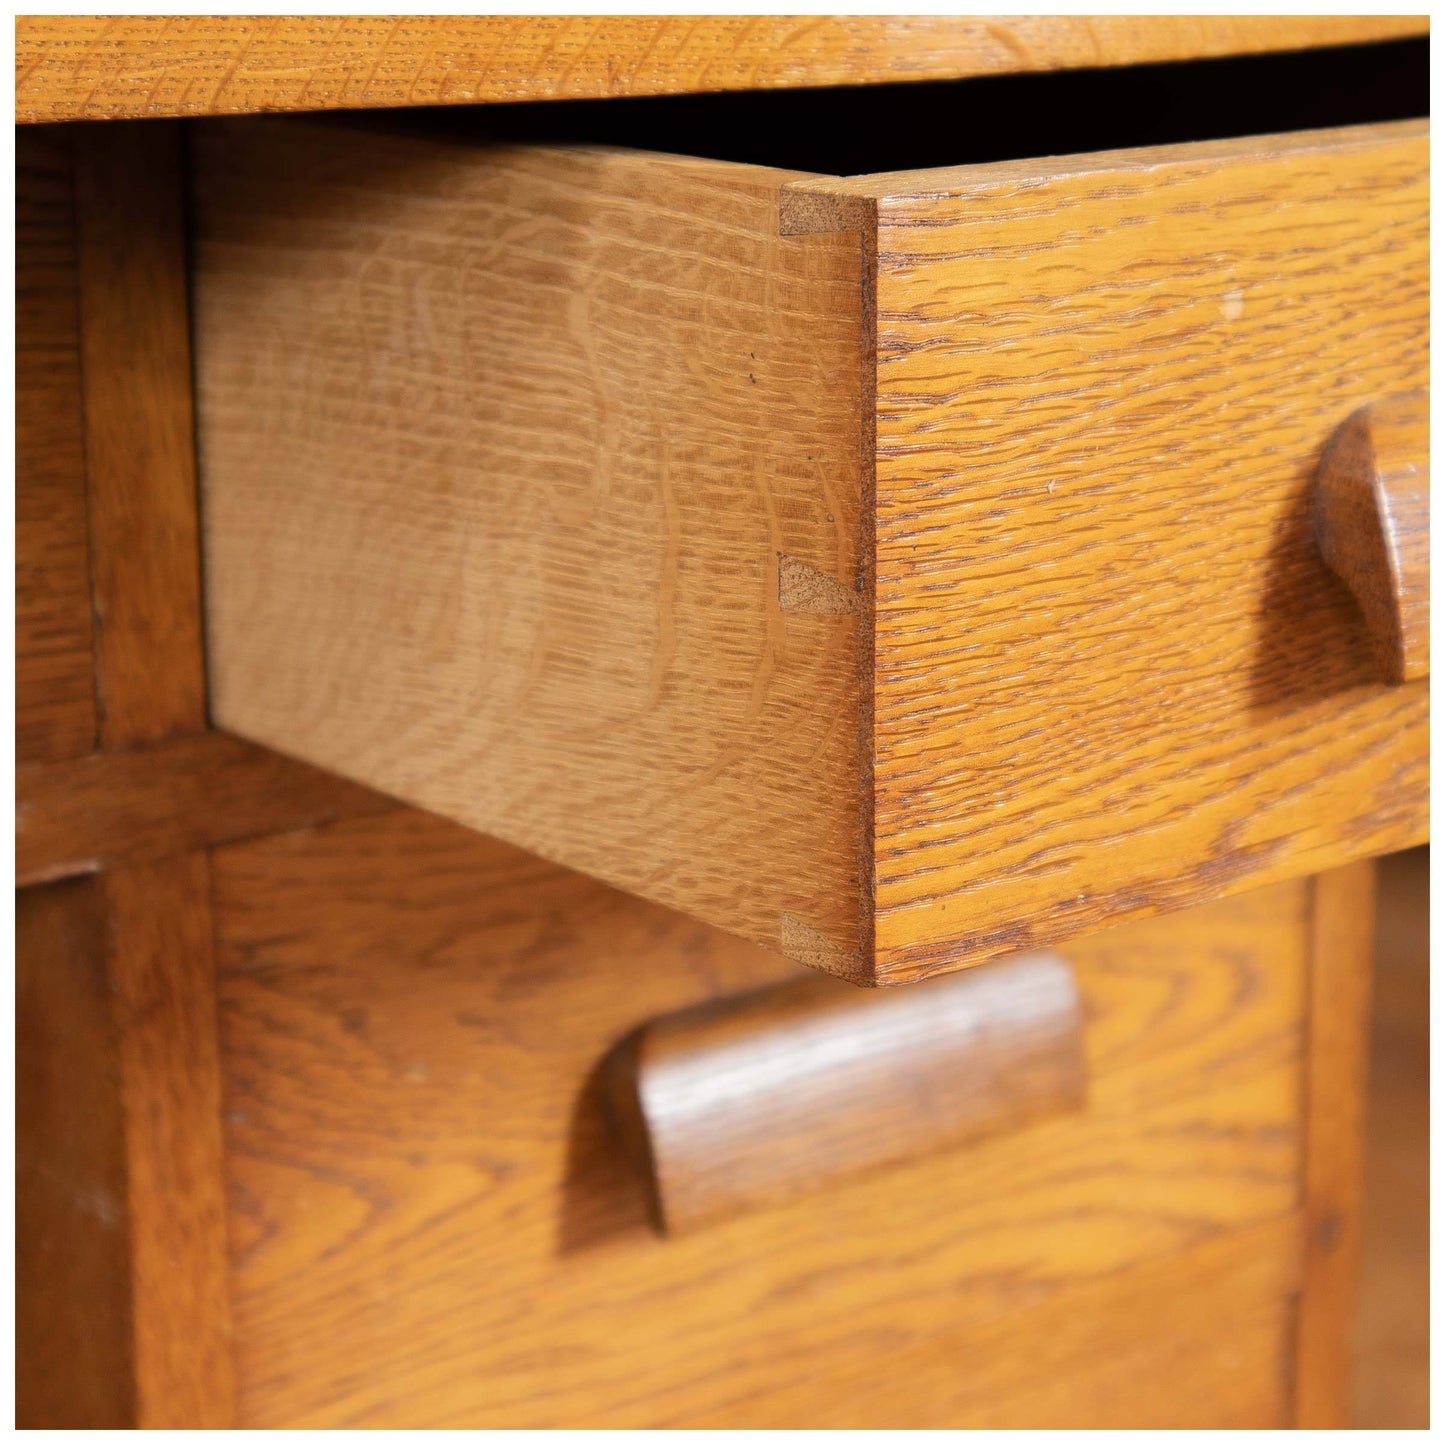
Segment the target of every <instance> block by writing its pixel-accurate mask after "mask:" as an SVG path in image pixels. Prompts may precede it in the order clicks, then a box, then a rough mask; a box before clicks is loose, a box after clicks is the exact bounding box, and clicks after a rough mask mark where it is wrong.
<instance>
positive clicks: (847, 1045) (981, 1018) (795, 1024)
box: [607, 953, 1084, 1234]
mask: <svg viewBox="0 0 1445 1445" xmlns="http://www.w3.org/2000/svg"><path fill="white" fill-rule="evenodd" d="M1082 1031H1083V1017H1082V1014H1081V1011H1080V1003H1079V994H1078V990H1077V988H1076V987H1075V986H1074V979H1073V974H1072V972H1071V970H1070V968H1069V965H1068V963H1067V962H1066V961H1065V960H1064V959H1063V958H1061V957H1059V956H1058V955H1057V954H1051V953H1026V954H1019V955H1018V956H1017V957H1014V958H1006V959H1000V960H998V961H997V962H996V963H993V964H990V965H989V966H988V967H986V968H983V969H970V970H969V971H968V972H966V973H964V974H961V975H959V976H957V977H954V978H944V979H937V980H935V981H933V982H932V983H929V984H926V985H923V986H921V987H919V988H915V989H905V990H898V991H895V992H892V993H887V994H883V995H879V994H875V993H872V992H870V991H868V990H864V989H858V988H854V987H853V986H852V985H851V984H848V983H845V982H843V980H841V979H833V978H824V977H819V976H816V975H815V976H812V977H808V978H800V979H793V980H790V981H789V982H787V983H781V984H778V985H776V986H775V987H773V988H765V989H755V990H752V991H751V992H748V993H745V994H740V995H735V996H733V997H730V998H724V999H718V1000H715V1001H710V1002H708V1003H703V1004H697V1005H695V1006H694V1007H692V1008H689V1009H683V1010H682V1011H681V1012H680V1013H675V1014H669V1015H667V1016H666V1017H664V1018H660V1019H652V1020H650V1021H649V1022H648V1023H646V1024H644V1025H643V1026H642V1027H641V1028H640V1029H639V1030H638V1031H637V1032H636V1033H635V1034H633V1035H631V1036H630V1037H629V1038H628V1039H626V1040H624V1042H623V1043H622V1045H620V1046H619V1048H618V1049H617V1050H616V1051H614V1053H613V1055H612V1057H611V1059H610V1061H609V1063H608V1065H607V1072H608V1076H609V1077H608V1097H609V1104H610V1106H611V1114H612V1118H613V1121H614V1123H616V1124H617V1126H618V1129H619V1133H620V1135H621V1137H622V1138H623V1140H624V1142H625V1143H626V1144H627V1145H628V1146H629V1152H630V1153H631V1154H632V1155H633V1157H634V1165H635V1166H636V1167H637V1168H638V1170H639V1172H640V1174H641V1176H642V1177H643V1179H644V1180H645V1181H646V1185H647V1188H648V1190H649V1193H650V1194H651V1195H653V1196H654V1199H655V1204H656V1215H657V1220H658V1223H659V1225H660V1226H661V1227H662V1228H665V1229H666V1230H667V1231H668V1232H669V1233H674V1234H675V1233H679V1232H681V1231H683V1230H687V1229H695V1228H697V1227H699V1226H700V1225H703V1224H706V1223H709V1222H711V1221H714V1220H717V1219H721V1218H727V1217H730V1216H732V1215H735V1214H736V1213H738V1211H739V1210H741V1209H746V1208H750V1207H753V1206H755V1205H757V1204H769V1203H775V1202H777V1201H779V1200H782V1199H787V1198H790V1197H791V1196H793V1195H795V1194H800V1193H803V1192H806V1191H808V1190H815V1191H816V1190H819V1189H824V1188H827V1187H829V1186H831V1185H832V1184H834V1183H836V1182H837V1180H839V1179H844V1178H847V1177H848V1176H849V1175H851V1174H857V1173H862V1172H865V1171H867V1170H870V1169H877V1168H879V1167H882V1166H885V1165H888V1164H892V1163H896V1162H899V1161H903V1160H907V1159H910V1158H926V1157H929V1156H931V1155H933V1154H936V1153H937V1152H938V1151H939V1150H942V1149H948V1148H951V1147H952V1148H956V1147H958V1146H960V1145H962V1144H965V1143H969V1142H971V1141H973V1140H976V1139H979V1138H983V1137H986V1136H987V1135H989V1134H997V1133H1003V1132H1007V1131H1009V1130H1016V1129H1020V1128H1023V1127H1025V1126H1026V1125H1027V1124H1029V1123H1030V1122H1032V1121H1033V1120H1035V1119H1038V1118H1040V1117H1043V1116H1045V1115H1048V1114H1057V1113H1064V1112H1068V1111H1070V1110H1075V1109H1078V1108H1079V1107H1080V1106H1081V1105H1082V1103H1083V1098H1084V1060H1083V1045H1082V1040H1081V1034H1082Z"/></svg>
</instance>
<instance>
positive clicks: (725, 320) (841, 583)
mask: <svg viewBox="0 0 1445 1445" xmlns="http://www.w3.org/2000/svg"><path fill="white" fill-rule="evenodd" d="M1426 170H1427V168H1426V137H1425V129H1424V126H1423V123H1413V122H1411V123H1407V124H1403V125H1395V126H1381V127H1373V128H1363V129H1358V130H1353V131H1339V132H1318V133H1311V134H1310V135H1308V136H1303V137H1293V138H1283V139H1281V138H1274V139H1268V138H1267V139H1264V140H1260V139H1258V138H1255V139H1245V140H1236V141H1229V142H1218V143H1209V144H1203V145H1197V146H1184V147H1176V148H1172V149H1161V150H1151V151H1142V152H1128V153H1119V154H1110V155H1099V156H1089V157H1074V158H1070V159H1067V160H1063V161H1059V160H1052V161H1046V162H1020V163H1010V164H1006V165H993V166H979V167H969V168H965V169H962V170H956V171H953V170H950V171H934V172H921V173H916V174H906V175H895V176H881V177H880V176H875V177H864V178H861V179H858V180H856V181H840V180H835V179H828V178H797V177H792V178H790V176H789V174H788V173H785V172H781V171H771V170H763V169H758V168H755V167H743V166H731V165H727V164H725V163H722V162H699V161H685V160H679V159H676V158H668V157H660V156H652V157H649V156H645V155H640V154H637V153H625V152H624V153H619V152H611V151H583V152H578V151H571V152H569V151H565V150H549V149H543V148H530V149H529V148H495V149H487V148H481V147H468V146H467V145H465V144H461V143H450V144H449V143H441V142H436V141H428V140H422V139H402V138H398V137H388V136H385V135H378V134H372V133H370V132H367V131H362V130H360V129H357V128H345V127H341V126H339V125H337V124H335V123H333V124H331V125H329V126H314V127H310V128H308V129H301V130H298V129H297V128H296V127H295V126H294V125H293V126H291V127H287V126H285V125H283V124H279V123H275V122H270V123H267V122H260V123H250V122H247V123H239V122H238V123H234V124H232V125H228V126H227V127H224V128H223V127H220V126H212V127H211V128H210V133H209V135H208V136H207V138H206V141H205V143H204V145H203V147H202V154H201V160H200V169H199V189H200V246H199V258H198V267H199V270H198V346H199V357H198V361H199V371H198V376H199V388H200V396H201V404H202V409H203V416H202V421H203V426H202V451H203V462H204V485H205V489H206V513H207V536H206V548H207V579H208V593H209V607H210V627H211V632H210V656H211V658H212V661H213V704H214V707H215V710H216V715H217V717H218V719H219V720H220V721H222V722H223V723H224V724H225V725H226V726H228V727H230V728H232V729H234V730H235V731H237V732H239V733H241V734H243V735H245V736H247V737H250V738H253V739H256V740H258V741H261V742H264V743H267V744H268V745H270V746H273V747H276V748H278V749H279V750H281V751H285V752H288V753H292V754H295V755H297V756H300V757H303V758H306V759H307V760H308V761H311V762H313V763H317V764H319V765H322V766H326V767H330V768H333V769H335V770H337V771H340V772H342V773H344V774H345V775H347V776H351V777H356V778H358V779H360V780H362V781H365V782H367V783H368V784H371V785H374V786H378V787H380V788H383V789H384V790H385V791H387V792H389V793H393V794H395V795H397V796H399V797H403V798H405V799H407V800H408V801H410V802H413V803H418V804H421V805H424V806H426V807H428V808H431V809H433V810H436V811H438V812H441V813H444V814H446V815H447V816H449V817H454V818H456V819H458V820H460V821H462V822H465V823H467V824H468V825H469V826H472V827H475V828H478V829H482V830H486V831H489V832H492V833H495V834H497V835H499V836H502V837H504V838H506V839H507V840H508V841H510V842H514V843H517V844H519V845H520V846H524V847H527V848H530V849H532V850H534V851H536V852H538V853H540V854H542V855H544V856H546V857H549V858H552V859H555V860H557V861H560V862H564V863H566V864H567V865H568V866H571V867H575V868H579V869H582V870H584V871H587V872H590V873H592V874H594V875H596V876H598V877H601V878H603V879H604V880H606V881H608V882H611V883H615V884H617V885H619V886H622V887H626V888H628V889H629V890H632V891H635V892H637V893H639V894H641V895H643V896H645V897H649V898H652V899H654V900H656V901H659V902H662V903H665V904H668V905H670V906H675V907H678V908H682V909H685V910H686V911H688V912H690V913H691V914H693V915H694V916H696V917H699V918H701V919H704V920H705V921H708V922H711V923H715V924H718V925H720V926H723V927H726V928H728V929H730V930H733V931H735V932H737V933H739V934H741V935H743V936H745V937H747V938H750V939H752V940H754V941H756V942H759V943H764V944H767V945H769V946H772V947H774V948H781V950H782V951H783V952H785V953H787V954H788V955H789V956H791V957H793V958H795V959H798V960H800V961H803V962H807V963H810V964H813V965H816V966H820V967H823V968H826V969H829V970H831V971H833V972H836V973H839V974H842V975H844V976H847V977H850V978H855V979H860V980H865V981H881V982H899V981H908V980H911V979H916V978H918V977H921V976H923V975H925V974H928V973H931V972H935V971H939V970H942V969H949V968H957V967H960V966H963V965H965V964H968V963H973V962H978V961H980V960H982V959H984V958H987V957H990V956H993V955H995V954H998V953H1004V952H1010V951H1016V950H1018V949H1021V948H1026V947H1033V946H1038V945H1044V944H1054V943H1057V942H1060V941H1062V940H1066V939H1069V938H1071V937H1073V936H1076V935H1077V934H1079V933H1081V932H1086V931H1088V930H1090V929H1093V928H1097V927H1100V926H1103V925H1104V924H1105V923H1107V922H1109V921H1110V920H1113V919H1117V918H1122V917H1129V916H1136V915H1146V914H1149V913H1153V912H1157V911H1160V910H1163V909H1168V908H1173V907H1179V906H1182V905H1185V904H1188V903H1191V902H1194V901H1197V900H1199V899H1203V898H1210V897H1216V896H1219V895H1220V894H1222V893H1225V892H1228V891H1231V890H1235V889H1240V888H1244V887H1249V886H1256V885H1259V884H1261V883H1264V882H1268V881H1271V880H1274V879H1278V878H1282V877H1287V876H1293V875H1297V874H1300V873H1304V872H1308V871H1311V870H1317V869H1322V868H1328V867H1331V866H1335V865H1337V864H1340V863H1342V862H1345V861H1347V860H1349V859H1351V858H1353V857H1358V856H1363V855H1367V854H1371V853H1376V852H1380V851H1383V850H1387V849H1391V848H1398V847H1401V846H1405V845H1406V844H1409V843H1412V842H1415V841H1417V840H1418V839H1420V838H1422V837H1423V836H1425V833H1426V830H1427V815H1426V808H1425V798H1426V788H1427V782H1428V766H1427V761H1426V754H1425V738H1426V730H1427V725H1428V699H1427V696H1426V690H1425V689H1424V688H1423V687H1422V686H1420V685H1418V684H1417V685H1411V686H1407V687H1403V688H1398V689H1387V688H1384V687H1382V686H1380V685H1379V684H1378V683H1377V681H1376V679H1375V677H1374V672H1373V664H1372V661H1371V657H1370V651H1369V645H1368V640H1367V638H1366V637H1365V636H1364V633H1363V629H1362V625H1361V622H1360V619H1359V618H1358V616H1357V615H1356V611H1355V608H1354V607H1353V604H1352V603H1351V601H1350V599H1349V597H1348V595H1347V594H1345V593H1344V592H1343V590H1342V589H1341V588H1340V587H1339V586H1338V584H1337V582H1336V581H1335V580H1334V579H1333V577H1332V576H1331V574H1330V572H1329V569H1328V568H1327V566H1326V565H1325V564H1324V562H1323V561H1322V560H1321V558H1320V557H1319V555H1318V553H1317V550H1316V547H1315V543H1314V536H1313V528H1312V523H1311V486H1312V480H1313V477H1314V473H1315V469H1316V467H1317V465H1318V462H1319V457H1320V453H1321V451H1322V449H1323V447H1324V445H1325V443H1326V441H1327V439H1328V437H1329V436H1330V434H1331V433H1332V432H1333V430H1334V428H1335V427H1336V426H1337V425H1338V423H1339V421H1340V420H1341V419H1342V418H1343V417H1344V416H1347V415H1348V414H1349V413H1350V412H1351V411H1352V410H1354V409H1355V407H1356V406H1357V405H1358V404H1360V402H1361V400H1368V399H1370V398H1372V397H1376V396H1382V395H1388V394H1390V393H1392V392H1394V391H1399V390H1404V389H1414V388H1418V387H1419V386H1421V385H1423V383H1424V380H1425V370H1426V363H1427V305H1428V276H1427V220H1428V181H1427V174H1426ZM363 178H364V179H363ZM779 187H782V189H783V192H784V200H783V202H782V204H781V208H780V202H779V199H778V188H779ZM1241 197H1245V199H1243V200H1241V199H1240V198H1241ZM780 209H781V210H782V214H781V215H780ZM1076 222H1077V223H1078V224H1075V223H1076ZM780 224H781V225H782V226H783V228H784V229H785V230H787V231H788V232H789V234H788V235H787V236H783V237H778V236H777V235H775V234H774V233H775V231H776V230H777V228H778V226H779V225H780ZM820 227H821V228H825V230H827V232H828V233H827V234H816V235H814V234H807V235H794V234H792V233H795V232H808V231H816V230H817V229H818V228H820ZM848 227H851V228H853V230H855V231H859V232H861V233H862V234H863V241H864V246H865V249H866V251H867V252H868V259H867V260H866V264H864V265H863V268H862V271H861V273H860V270H859V266H860V262H859V258H858V256H857V255H856V254H855V249H856V246H857V241H856V239H855V238H854V236H852V235H850V234H847V231H846V228H848ZM838 228H843V229H838ZM278 255H284V257H285V263H284V265H279V264H278V263H277V260H276V258H277V256H278ZM875 273H876V274H875ZM860 280H863V281H864V282H865V283H866V284H865V285H864V286H863V287H862V289H861V291H860V286H859V282H860ZM860 295H861V296H862V297H863V304H864V308H865V310H868V311H869V312H870V316H871V312H872V310H873V309H874V303H876V313H877V315H876V320H877V328H876V329H877V336H876V352H877V354H876V357H875V356H874V345H875V338H873V336H872V331H873V329H874V328H873V327H872V325H871V321H870V322H869V323H868V324H865V321H864V319H863V318H862V317H860V315H859V305H860V301H859V298H860ZM870 298H872V299H871V300H870ZM859 369H861V370H862V371H863V373H864V378H865V380H864V384H863V386H862V390H861V392H860V391H859V390H858V389H857V386H856V384H855V377H856V375H857V371H858V370H859ZM875 398H876V400H877V403H878V414H877V417H876V419H875V417H874V415H873V404H874V401H875ZM860 429H861V431H862V433H863V443H864V445H863V446H862V448H861V464H860V461H859V457H860V447H859V436H858V432H859V430H860ZM875 454H876V470H877V478H876V492H877V495H876V498H875V496H874V491H875V485H874V475H873V473H874V470H875V468H874V460H875ZM875 503H876V504H875ZM875 571H876V576H875Z"/></svg>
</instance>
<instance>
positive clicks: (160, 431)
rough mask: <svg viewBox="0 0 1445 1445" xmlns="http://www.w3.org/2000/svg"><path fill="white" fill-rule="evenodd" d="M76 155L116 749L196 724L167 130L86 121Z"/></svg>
mask: <svg viewBox="0 0 1445 1445" xmlns="http://www.w3.org/2000/svg"><path fill="white" fill-rule="evenodd" d="M75 165H76V199H77V214H78V218H79V254H80V302H81V347H82V359H83V362H84V398H85V450H86V470H87V474H88V478H89V501H90V542H91V565H92V568H93V571H94V587H95V619H96V629H97V635H96V650H97V656H96V681H97V686H98V691H99V700H100V708H101V724H100V732H101V740H102V742H103V744H104V745H105V746H106V747H118V746H124V745H127V744H132V743H146V742H157V741H159V740H161V739H162V738H166V737H169V736H171V735H172V734H174V733H181V732H198V731H200V730H201V729H203V728H204V727H205V726H206V695H205V687H206V683H205V664H204V659H203V657H202V652H201V613H200V605H201V604H200V571H199V567H198V560H199V548H198V542H197V528H196V474H195V456H194V436H193V428H192V421H191V354H190V329H189V328H190V319H189V314H188V303H187V297H186V274H185V236H184V231H183V220H182V208H181V165H180V133H179V130H178V128H177V127H176V126H174V125H171V124H164V125H153V126H92V127H88V128H84V129H83V130H82V132H81V133H80V134H79V135H78V137H77V140H76V150H75ZM121 237H123V238H124V243H123V244H121V243H120V242H119V238H121Z"/></svg>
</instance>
